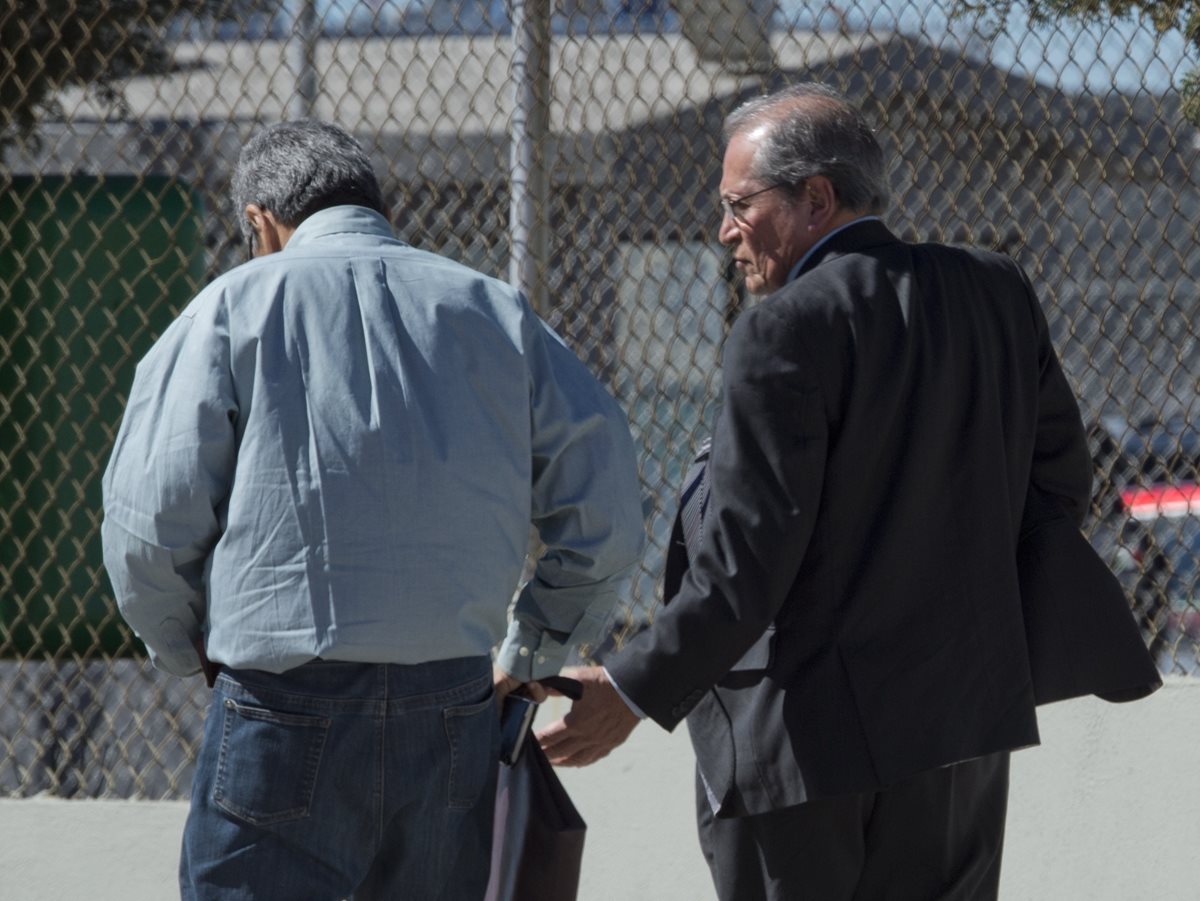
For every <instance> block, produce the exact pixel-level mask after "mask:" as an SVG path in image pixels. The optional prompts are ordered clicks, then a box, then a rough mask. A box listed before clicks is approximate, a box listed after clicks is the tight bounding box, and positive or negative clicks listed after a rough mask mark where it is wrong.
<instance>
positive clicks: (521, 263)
mask: <svg viewBox="0 0 1200 901" xmlns="http://www.w3.org/2000/svg"><path fill="white" fill-rule="evenodd" d="M512 34H513V65H512V78H513V86H514V90H515V93H516V98H515V105H514V107H513V116H512V126H511V129H510V135H509V142H510V143H509V146H510V148H511V163H510V174H511V186H512V187H511V191H512V194H511V206H510V224H509V235H510V240H511V252H510V253H511V256H510V257H509V267H508V273H509V275H508V277H509V281H510V282H512V283H513V284H514V285H515V286H517V287H518V288H520V289H521V291H523V292H524V293H525V296H526V297H527V298H529V302H530V303H531V304H532V305H533V308H534V310H536V311H537V313H538V314H539V315H542V316H544V315H546V314H547V313H548V312H549V309H548V301H547V292H546V264H547V258H548V254H549V247H550V240H549V231H550V228H549V222H548V221H547V220H548V207H547V198H548V194H547V189H548V186H549V177H548V174H547V171H546V170H547V159H546V144H547V140H546V139H547V136H548V134H549V131H550V3H549V0H513V3H512Z"/></svg>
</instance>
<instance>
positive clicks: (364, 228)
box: [284, 205, 395, 250]
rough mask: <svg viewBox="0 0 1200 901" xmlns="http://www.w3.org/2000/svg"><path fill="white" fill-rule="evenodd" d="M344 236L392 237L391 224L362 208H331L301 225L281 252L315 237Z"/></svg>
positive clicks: (375, 213) (315, 214)
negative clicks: (353, 234)
mask: <svg viewBox="0 0 1200 901" xmlns="http://www.w3.org/2000/svg"><path fill="white" fill-rule="evenodd" d="M345 233H355V234H366V235H377V236H379V237H381V238H394V237H395V235H394V233H393V232H392V226H391V224H390V223H389V222H388V221H387V219H385V218H384V217H383V216H381V215H379V213H377V212H375V211H374V210H370V209H367V208H366V207H365V206H350V205H347V206H331V207H329V208H327V209H324V210H318V211H317V212H315V213H313V214H312V215H311V216H309V217H308V218H307V219H305V220H304V221H303V222H301V223H300V225H299V226H298V227H297V228H296V231H295V232H294V233H293V234H292V237H291V238H290V239H289V240H288V242H287V247H285V248H284V250H287V249H289V248H291V247H296V246H302V245H304V244H307V243H308V242H309V241H312V240H313V239H315V238H323V237H326V236H328V235H336V234H345Z"/></svg>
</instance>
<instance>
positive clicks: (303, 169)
mask: <svg viewBox="0 0 1200 901" xmlns="http://www.w3.org/2000/svg"><path fill="white" fill-rule="evenodd" d="M233 203H234V211H235V215H236V216H237V217H238V221H239V222H240V223H241V227H242V234H244V235H245V236H246V237H247V239H248V238H249V237H250V223H248V222H247V221H246V217H245V216H244V215H243V211H244V210H245V209H246V207H247V205H249V204H252V203H253V204H255V205H256V206H260V207H262V208H263V209H264V210H269V211H270V212H271V213H272V214H273V215H274V216H275V218H276V219H277V220H278V221H279V223H280V224H281V225H285V226H287V227H288V228H295V227H296V226H297V225H299V224H300V223H301V222H303V221H304V220H305V219H307V218H308V217H309V216H311V215H312V214H313V213H315V212H317V211H318V210H324V209H328V208H329V207H332V206H341V205H343V204H354V205H356V206H365V207H367V208H369V209H372V210H375V212H377V213H381V214H382V215H384V216H386V215H387V207H386V206H385V205H384V202H383V192H382V191H381V190H380V189H379V182H378V180H377V179H376V178H375V171H374V169H372V168H371V161H370V160H369V159H368V158H367V155H366V153H365V152H364V151H363V149H362V146H361V145H360V144H359V143H358V142H357V141H356V140H354V138H352V137H350V135H348V134H346V132H344V131H342V130H341V129H340V128H338V127H336V126H334V125H329V124H327V123H325V122H317V121H315V120H313V119H299V120H297V121H295V122H278V123H276V124H274V125H269V126H267V127H266V128H263V129H260V130H259V131H258V132H256V133H255V134H254V136H253V137H251V138H250V140H249V141H248V142H247V143H246V146H245V147H243V148H242V152H241V154H240V155H239V156H238V161H237V168H236V169H234V172H233Z"/></svg>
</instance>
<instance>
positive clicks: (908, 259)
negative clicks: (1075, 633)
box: [605, 221, 1091, 815]
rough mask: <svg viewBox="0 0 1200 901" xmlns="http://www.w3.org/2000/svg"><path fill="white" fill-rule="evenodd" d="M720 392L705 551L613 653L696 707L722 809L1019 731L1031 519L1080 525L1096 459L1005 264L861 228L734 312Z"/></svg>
mask: <svg viewBox="0 0 1200 901" xmlns="http://www.w3.org/2000/svg"><path fill="white" fill-rule="evenodd" d="M723 381H724V388H723V404H722V410H721V413H720V416H719V419H718V422H717V427H716V430H715V433H714V436H713V449H712V457H711V459H710V461H709V476H710V494H709V501H708V503H709V508H708V514H707V516H706V518H705V529H704V535H703V540H702V542H701V544H700V549H699V553H698V554H697V558H696V560H695V561H694V563H693V565H692V566H691V567H690V568H689V569H688V570H687V571H686V574H685V575H684V576H683V578H682V581H681V584H680V585H679V587H678V591H673V590H670V588H669V589H668V597H670V602H669V603H668V604H667V605H666V606H665V607H664V608H663V609H662V610H660V611H659V612H658V615H657V616H656V617H655V620H654V623H653V626H652V627H651V628H649V629H647V630H646V631H645V632H643V633H641V634H640V635H637V636H635V637H633V638H632V639H631V640H630V641H629V642H628V644H627V645H626V646H625V647H624V648H623V650H622V651H621V652H620V653H619V654H616V655H613V656H611V657H610V658H608V659H607V660H606V661H605V663H606V666H607V667H608V669H609V671H610V672H611V673H612V675H613V676H614V678H615V679H616V681H617V683H618V684H619V685H620V686H621V689H622V690H623V691H624V692H625V694H626V695H627V696H629V697H630V698H631V699H632V700H633V701H634V702H635V703H636V704H637V705H638V706H639V707H640V708H641V709H642V710H643V711H644V712H645V713H646V714H647V715H649V716H650V717H652V718H653V719H655V720H656V721H658V722H659V723H660V724H662V725H663V726H665V727H666V728H668V729H670V728H674V726H675V725H677V724H678V723H679V721H680V720H682V719H683V718H684V717H688V723H689V727H690V729H691V731H692V735H693V741H694V744H695V746H696V749H697V760H698V763H699V766H700V770H701V772H702V774H703V775H704V777H705V779H706V781H707V783H708V785H709V787H710V790H711V791H712V793H713V794H714V795H715V797H716V798H717V800H718V802H719V803H720V811H719V813H720V814H721V815H738V814H743V813H758V812H763V811H766V810H770V809H774V808H778V807H782V806H788V805H791V804H797V803H801V802H803V801H806V800H810V799H815V798H821V797H828V796H834V795H840V794H847V793H853V792H861V791H869V790H873V789H876V788H879V787H882V786H886V785H888V784H891V783H894V782H896V781H898V780H901V779H904V778H906V777H908V776H911V775H914V774H916V773H918V772H921V771H923V770H927V769H931V768H933V767H937V766H941V765H944V764H949V763H954V762H957V761H962V760H967V759H970V758H973V757H978V756H981V755H985V754H989V753H992V752H995V751H1001V750H1005V749H1013V748H1019V747H1023V746H1026V745H1032V744H1036V743H1037V741H1038V731H1037V720H1036V715H1035V710H1034V708H1035V696H1034V690H1033V684H1032V679H1031V674H1030V661H1029V653H1028V648H1027V644H1026V639H1025V631H1024V624H1023V618H1022V610H1021V596H1020V583H1019V578H1018V572H1017V565H1016V559H1017V541H1018V537H1019V532H1020V526H1021V517H1022V510H1023V507H1024V505H1025V497H1026V491H1027V489H1028V488H1029V486H1030V485H1035V486H1037V487H1038V488H1039V489H1040V490H1041V491H1043V492H1045V493H1046V494H1047V495H1049V496H1050V497H1052V498H1053V499H1054V503H1055V504H1056V505H1057V507H1058V508H1059V509H1060V510H1061V511H1064V512H1065V513H1066V514H1067V515H1068V516H1069V517H1070V518H1071V521H1073V522H1074V523H1075V524H1076V525H1078V523H1079V522H1080V521H1082V518H1083V515H1084V513H1085V511H1086V509H1087V505H1088V501H1089V497H1090V487H1091V460H1090V456H1089V453H1088V448H1087V443H1086V439H1085V435H1084V429H1083V424H1082V422H1081V420H1080V415H1079V410H1078V406H1077V404H1076V402H1075V398H1074V396H1073V395H1072V392H1071V390H1070V387H1069V386H1068V384H1067V382H1066V379H1065V378H1064V376H1063V373H1062V370H1061V368H1060V366H1059V362H1058V359H1057V357H1056V355H1055V353H1054V349H1053V347H1052V346H1051V343H1050V337H1049V334H1048V331H1047V327H1046V321H1045V318H1044V316H1043V314H1042V311H1041V309H1040V307H1039V306H1038V303H1037V299H1036V297H1035V296H1034V292H1033V290H1032V288H1031V286H1030V284H1029V281H1028V279H1027V278H1026V276H1025V274H1024V273H1023V272H1022V271H1021V269H1020V268H1019V267H1018V266H1017V265H1016V264H1015V263H1014V262H1013V261H1012V260H1010V259H1009V258H1007V257H1004V256H1001V255H998V254H993V253H987V252H982V251H976V250H967V249H961V248H952V247H946V246H940V245H931V244H908V243H905V242H902V241H900V240H898V239H897V238H896V237H895V236H893V235H892V234H891V233H890V232H889V231H888V229H887V228H886V227H884V226H883V225H882V224H881V223H879V222H877V221H866V222H862V223H858V224H855V225H852V226H851V227H849V228H847V229H845V230H843V231H842V232H840V233H839V234H837V235H835V236H833V237H832V238H831V239H830V240H829V241H827V242H826V243H825V244H823V245H822V246H821V247H820V248H818V250H817V251H816V252H815V253H814V254H813V256H812V257H811V258H810V259H809V260H808V261H807V262H806V264H805V267H804V269H803V271H802V272H801V274H800V275H799V277H798V278H796V279H795V280H794V281H792V282H791V283H790V284H788V285H787V286H785V287H784V288H782V289H781V290H779V291H778V292H776V293H775V294H773V295H772V296H771V297H769V298H767V299H765V300H764V301H763V302H762V303H760V304H759V305H757V306H754V307H752V308H750V309H749V310H747V311H746V312H745V313H743V314H742V315H741V316H740V317H739V319H738V321H737V322H736V323H735V325H734V328H733V330H732V332H731V334H730V336H729V339H728V341H727V342H726V347H725V351H724V361H723ZM771 626H773V627H774V629H775V632H774V635H773V637H770V638H765V637H764V636H765V634H766V632H767V630H768V628H769V627H771ZM764 642H766V643H769V645H770V646H769V647H765V648H764V647H763V644H764ZM748 652H749V656H748V658H747V657H746V655H747V653H748ZM739 660H742V661H743V662H742V663H741V664H739V663H738V662H739ZM735 665H737V666H738V668H737V669H733V668H734V667H735Z"/></svg>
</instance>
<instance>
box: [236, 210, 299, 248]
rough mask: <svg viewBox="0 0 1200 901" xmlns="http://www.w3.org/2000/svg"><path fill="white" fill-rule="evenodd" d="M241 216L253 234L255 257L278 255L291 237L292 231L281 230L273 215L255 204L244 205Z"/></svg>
mask: <svg viewBox="0 0 1200 901" xmlns="http://www.w3.org/2000/svg"><path fill="white" fill-rule="evenodd" d="M242 214H243V215H244V216H245V217H246V221H247V222H249V223H250V229H251V230H252V231H253V232H254V244H255V246H254V255H255V256H256V257H261V256H266V255H267V254H269V253H278V252H279V251H281V250H283V245H284V244H286V243H287V239H288V238H290V237H291V236H292V231H293V229H287V228H283V227H282V226H281V225H280V224H279V223H278V222H277V221H276V219H275V214H274V213H272V212H271V211H270V210H264V209H263V208H262V207H260V206H259V205H258V204H256V203H248V204H246V209H245V210H243V211H242Z"/></svg>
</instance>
